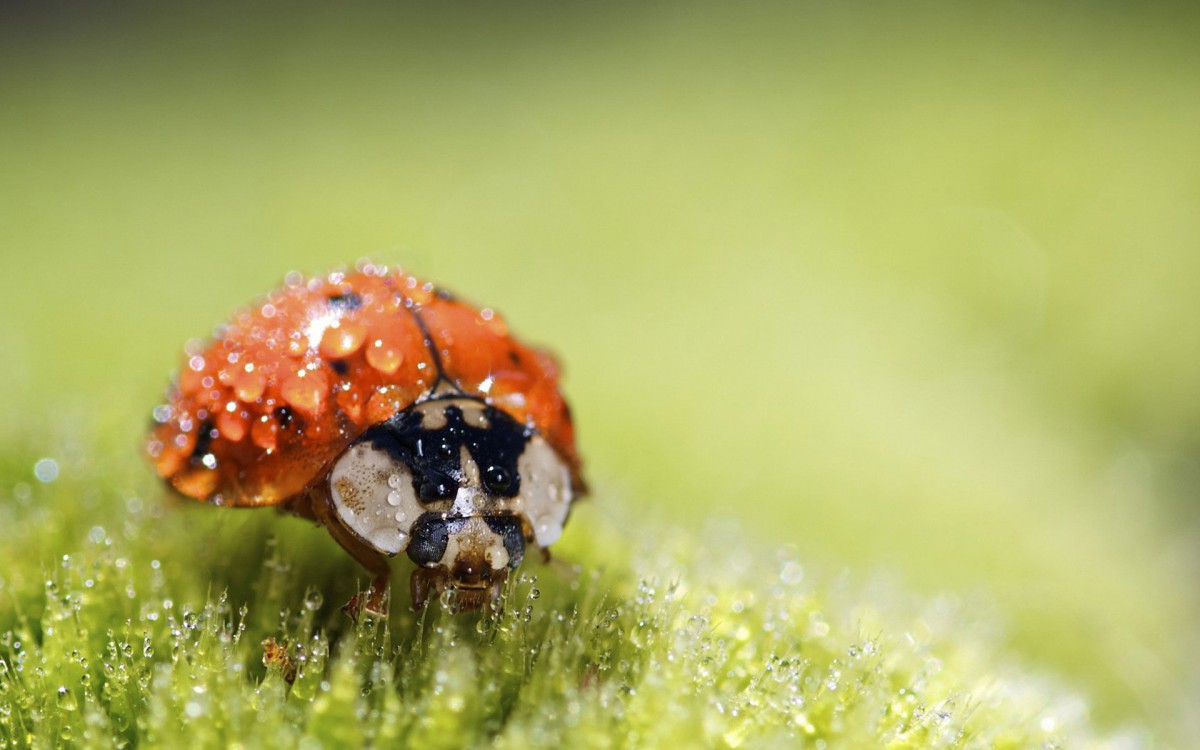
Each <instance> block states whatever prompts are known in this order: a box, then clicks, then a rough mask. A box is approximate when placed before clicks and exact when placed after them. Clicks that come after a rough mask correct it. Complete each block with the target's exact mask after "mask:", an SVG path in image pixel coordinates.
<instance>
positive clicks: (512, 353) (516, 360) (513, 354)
mask: <svg viewBox="0 0 1200 750" xmlns="http://www.w3.org/2000/svg"><path fill="white" fill-rule="evenodd" d="M508 358H509V360H510V361H511V362H512V363H513V364H514V365H518V366H519V365H520V364H521V355H520V354H517V350H516V349H509V350H508Z"/></svg>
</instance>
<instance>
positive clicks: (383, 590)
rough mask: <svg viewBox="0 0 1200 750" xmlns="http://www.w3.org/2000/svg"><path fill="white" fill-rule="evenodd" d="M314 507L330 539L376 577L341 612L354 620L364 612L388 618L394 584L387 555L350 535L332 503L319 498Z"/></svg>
mask: <svg viewBox="0 0 1200 750" xmlns="http://www.w3.org/2000/svg"><path fill="white" fill-rule="evenodd" d="M311 508H312V510H313V511H314V513H313V515H314V516H315V517H316V520H317V522H319V523H320V524H322V525H323V526H324V527H325V528H326V529H328V530H329V534H330V536H332V537H333V538H334V540H335V541H337V543H338V544H340V545H341V547H342V549H344V550H346V551H347V552H349V553H350V556H351V557H353V558H354V559H355V560H356V561H358V564H359V565H361V566H363V567H364V568H366V569H367V572H368V573H370V574H371V575H372V576H374V577H373V578H372V579H371V585H370V587H368V588H367V590H366V591H363V592H360V593H358V594H355V595H354V596H353V597H351V598H350V601H349V602H347V603H346V606H344V607H342V611H343V612H345V613H346V614H347V615H349V616H350V619H352V620H357V619H358V615H359V613H360V612H362V611H363V610H364V609H365V610H366V611H367V612H368V613H369V614H373V615H379V616H381V617H387V613H388V597H389V594H390V593H391V581H392V569H391V567H390V566H389V565H388V559H387V556H386V555H382V554H380V553H378V552H376V551H375V550H373V549H371V548H369V547H367V546H366V545H365V544H363V543H362V542H360V541H359V540H358V539H357V538H356V537H355V536H354V535H353V534H351V533H350V532H349V531H348V530H347V529H346V527H345V526H343V525H342V524H341V523H340V522H339V521H338V520H337V518H335V517H334V516H333V514H332V513H330V512H329V504H328V503H327V502H323V501H322V500H321V499H320V498H312V503H311Z"/></svg>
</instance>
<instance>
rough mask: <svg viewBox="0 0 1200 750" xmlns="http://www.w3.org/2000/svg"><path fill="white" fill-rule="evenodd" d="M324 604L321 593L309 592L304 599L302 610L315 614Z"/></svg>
mask: <svg viewBox="0 0 1200 750" xmlns="http://www.w3.org/2000/svg"><path fill="white" fill-rule="evenodd" d="M324 603H325V599H324V598H323V597H322V596H321V592H320V591H317V590H315V589H313V590H310V591H309V592H308V594H307V595H306V596H305V597H304V608H305V609H307V610H308V611H309V612H316V611H317V610H318V609H320V608H321V605H322V604H324Z"/></svg>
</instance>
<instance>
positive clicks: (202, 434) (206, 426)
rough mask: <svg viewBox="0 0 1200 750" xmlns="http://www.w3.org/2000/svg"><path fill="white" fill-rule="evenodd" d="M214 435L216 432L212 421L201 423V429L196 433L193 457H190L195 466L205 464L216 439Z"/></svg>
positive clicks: (207, 420)
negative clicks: (205, 459) (205, 458)
mask: <svg viewBox="0 0 1200 750" xmlns="http://www.w3.org/2000/svg"><path fill="white" fill-rule="evenodd" d="M214 433H216V430H215V429H213V422H212V420H211V419H206V420H204V421H203V422H201V423H200V429H199V430H198V431H197V432H196V447H195V448H192V455H191V456H189V457H188V460H189V461H190V462H191V464H192V465H193V466H195V465H196V464H199V463H203V461H204V457H205V456H206V455H208V449H209V448H211V447H212V442H213V439H214V438H215V437H216V435H215V434H214ZM210 468H211V467H210Z"/></svg>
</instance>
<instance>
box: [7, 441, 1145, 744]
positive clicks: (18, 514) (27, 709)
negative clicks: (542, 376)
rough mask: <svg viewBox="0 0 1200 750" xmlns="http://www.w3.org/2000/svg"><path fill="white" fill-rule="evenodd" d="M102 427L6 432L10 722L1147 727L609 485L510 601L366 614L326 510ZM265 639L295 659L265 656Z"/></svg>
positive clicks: (887, 593) (279, 734)
mask: <svg viewBox="0 0 1200 750" xmlns="http://www.w3.org/2000/svg"><path fill="white" fill-rule="evenodd" d="M89 451H91V449H88V450H87V451H85V450H78V451H75V452H74V453H75V455H76V458H74V459H63V460H61V461H60V462H59V465H58V466H59V474H58V476H57V478H56V479H55V480H54V481H52V482H48V483H42V482H39V481H37V480H31V479H30V478H29V472H28V467H30V466H32V465H33V454H30V453H28V452H26V451H23V450H8V451H6V452H5V456H4V460H5V468H4V472H5V473H4V475H3V477H2V478H0V479H2V480H3V481H2V483H0V487H2V488H3V490H2V491H3V492H4V493H5V494H6V497H5V498H4V502H3V506H2V507H3V509H4V510H3V513H4V514H5V518H4V521H5V523H4V524H3V529H2V530H0V534H2V541H3V545H2V546H0V558H2V564H3V567H2V569H3V571H4V573H3V579H2V582H0V597H2V598H0V601H3V602H4V605H3V607H2V608H0V633H3V635H2V636H0V660H2V661H0V745H2V746H4V747H56V746H62V745H69V746H80V747H128V746H133V745H138V746H145V747H176V746H177V747H189V748H191V747H218V746H219V747H229V746H236V745H242V746H250V747H253V746H271V747H321V746H324V747H358V746H362V745H364V744H373V745H378V746H384V745H393V744H403V745H408V746H414V747H421V748H442V747H445V748H457V747H478V746H495V747H500V748H522V749H524V748H532V747H562V746H566V747H667V746H672V745H674V746H679V747H700V746H708V747H778V746H781V745H784V744H790V745H799V746H804V747H826V746H828V747H886V748H931V747H933V748H936V747H987V748H1019V747H1038V748H1045V747H1059V746H1062V747H1117V746H1120V747H1126V746H1130V745H1136V744H1138V743H1137V740H1138V736H1137V735H1129V736H1125V737H1123V738H1120V741H1118V740H1114V739H1111V738H1105V737H1104V736H1102V735H1100V734H1097V733H1096V732H1095V731H1094V730H1093V728H1092V727H1091V726H1090V725H1089V721H1088V717H1087V709H1086V704H1085V703H1084V702H1083V700H1082V699H1081V698H1079V697H1077V696H1074V695H1072V694H1070V693H1069V692H1066V691H1064V690H1063V689H1061V688H1059V687H1056V686H1055V685H1054V684H1053V683H1052V682H1051V681H1049V680H1048V679H1046V678H1043V677H1040V676H1038V675H1036V674H1033V673H1031V672H1030V671H1028V670H1025V669H1022V668H1020V667H1019V666H1014V665H1013V664H1010V663H1008V662H1006V660H1005V657H1003V656H1002V655H999V654H998V651H999V649H998V647H997V643H998V640H997V638H996V627H995V623H994V622H993V621H992V620H991V619H990V618H989V617H987V616H986V615H984V614H980V613H979V612H974V611H972V610H971V609H970V608H966V607H964V605H962V604H961V603H960V602H957V601H955V600H952V599H935V600H931V601H926V600H921V599H918V598H914V597H910V596H907V595H905V594H904V593H902V592H901V591H900V590H899V589H898V588H897V587H895V586H892V585H888V584H884V583H876V584H864V583H862V582H856V581H854V580H853V578H854V577H853V576H831V575H828V574H825V573H815V574H814V573H812V572H810V571H809V570H807V569H806V567H805V566H804V562H803V561H802V560H801V559H800V558H799V556H798V555H797V554H796V553H795V552H794V551H789V550H779V551H764V550H760V549H757V548H756V547H755V545H753V544H751V543H750V542H749V541H748V540H747V539H745V538H742V537H739V536H737V535H736V534H729V533H722V532H715V531H714V532H712V533H708V534H705V535H701V536H699V537H696V536H690V535H684V534H682V533H681V532H678V531H673V530H672V529H671V528H670V527H669V526H667V525H666V524H660V523H657V522H652V523H647V522H646V521H644V520H643V519H640V518H635V517H633V516H631V515H623V514H622V512H621V511H620V510H619V509H618V508H617V507H616V505H615V504H614V503H612V502H611V501H608V500H606V499H605V498H603V497H600V498H597V500H596V501H594V502H592V503H589V504H585V505H583V506H581V507H580V509H579V512H578V513H577V516H576V517H575V518H574V519H573V521H572V523H571V525H570V529H569V533H568V535H567V536H566V538H565V539H564V541H563V543H562V545H561V547H560V548H557V549H556V552H557V553H558V558H557V559H556V561H554V562H552V563H550V564H548V565H539V564H530V565H527V566H526V567H525V568H524V569H523V573H522V574H521V575H520V576H519V577H518V579H517V580H516V581H514V583H513V585H512V586H511V587H510V588H509V590H508V591H507V594H506V600H505V606H504V609H503V612H502V613H501V614H498V615H491V614H479V615H460V616H452V615H450V614H448V613H446V612H445V611H443V610H442V609H440V608H436V607H435V608H434V609H432V610H430V611H428V612H427V613H425V614H424V615H421V616H418V615H415V614H413V613H412V612H410V611H408V609H407V607H406V605H407V602H406V601H397V602H396V603H395V606H394V610H395V611H394V612H393V614H392V616H391V618H390V619H389V620H387V621H384V620H380V619H377V618H364V619H363V620H362V621H361V622H360V623H359V624H358V625H357V626H354V625H351V624H350V623H349V621H348V620H346V619H345V617H344V616H343V615H342V614H341V613H340V612H339V606H340V605H341V604H342V603H343V602H344V601H345V600H346V599H347V598H348V597H349V596H350V595H351V594H352V593H353V592H354V588H355V586H356V585H357V584H358V582H359V579H360V577H361V576H360V572H359V571H358V570H357V569H356V568H355V567H354V565H353V563H351V562H350V561H349V560H348V558H346V557H345V556H344V555H343V554H342V553H340V551H339V550H337V549H336V547H335V546H334V545H333V544H332V543H331V542H329V540H328V539H327V538H326V536H325V534H324V533H323V532H322V531H320V530H319V529H313V528H311V527H308V526H307V525H306V524H304V523H300V522H297V521H294V520H288V519H284V518H281V517H279V516H277V515H276V514H274V513H271V512H269V511H255V512H252V513H251V512H246V513H243V512H235V511H226V510H217V509H210V508H205V507H203V506H200V505H197V504H183V503H171V502H169V501H167V500H165V499H164V498H162V497H161V494H160V492H159V490H158V489H157V487H156V486H155V485H154V484H153V483H152V481H151V480H150V479H149V478H147V477H145V476H144V473H143V472H141V471H138V472H137V473H130V474H129V475H128V476H125V475H124V474H123V473H122V472H123V471H124V470H126V469H132V468H133V467H129V466H128V462H122V461H106V460H103V459H102V458H101V457H99V455H98V453H89ZM68 453H70V452H68ZM89 456H90V457H89ZM114 467H115V468H114ZM139 468H140V467H139ZM398 567H401V566H398ZM406 572H407V571H405V570H403V569H401V570H399V571H398V573H399V574H400V575H401V576H403V575H404V574H405V573H406ZM402 590H403V586H397V587H396V591H397V592H400V591H402ZM267 639H274V640H275V641H276V642H277V643H278V644H280V645H283V646H285V647H286V653H287V659H286V663H284V662H282V661H281V660H279V659H276V660H275V661H273V662H272V664H271V666H269V667H268V666H264V663H263V662H264V659H263V656H264V641H265V640H267ZM293 669H294V682H292V683H291V684H290V685H289V683H288V681H287V679H285V677H286V676H291V675H289V674H288V673H289V672H290V671H291V670H293Z"/></svg>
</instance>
